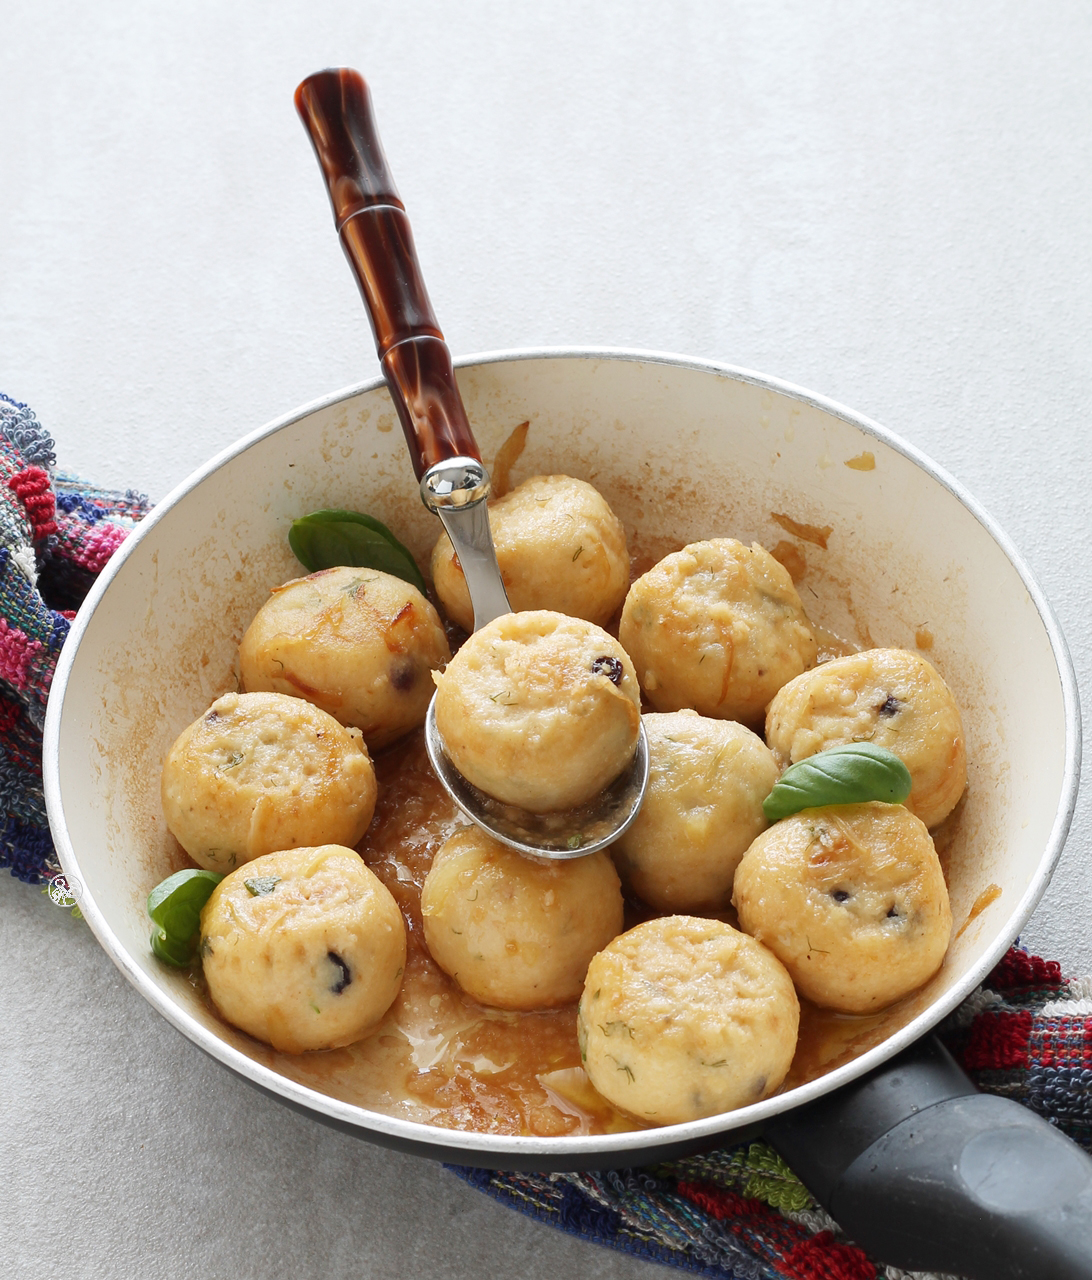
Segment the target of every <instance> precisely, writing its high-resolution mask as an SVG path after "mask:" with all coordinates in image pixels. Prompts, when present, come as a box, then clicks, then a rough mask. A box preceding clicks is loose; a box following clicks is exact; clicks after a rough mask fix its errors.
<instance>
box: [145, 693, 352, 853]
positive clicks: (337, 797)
mask: <svg viewBox="0 0 1092 1280" xmlns="http://www.w3.org/2000/svg"><path fill="white" fill-rule="evenodd" d="M161 794H162V799H163V814H164V817H165V818H166V820H167V826H168V828H169V829H170V831H171V833H172V834H173V835H174V837H175V839H177V840H178V842H179V844H181V846H182V847H183V849H185V850H186V852H187V853H188V854H189V855H190V857H191V858H192V859H193V860H194V862H196V863H198V864H199V865H200V866H202V867H204V868H205V869H206V870H208V871H231V870H232V869H233V868H234V867H237V866H240V865H241V864H242V863H244V862H249V861H250V860H251V859H252V858H257V857H259V856H261V855H262V854H265V853H272V852H273V851H274V850H277V849H295V848H297V847H298V846H300V845H316V844H327V843H336V844H345V845H354V844H356V842H357V841H358V840H359V839H360V838H361V837H362V836H363V835H364V832H365V831H366V830H367V829H368V823H369V822H371V820H372V814H373V812H374V811H375V800H376V785H375V770H374V769H373V768H372V762H371V759H370V758H369V756H368V749H367V747H366V746H365V745H364V740H363V738H362V737H361V736H360V730H359V729H349V728H346V727H345V726H343V725H340V724H338V722H337V721H336V720H335V719H334V718H333V716H329V715H327V714H326V712H325V711H320V710H319V708H318V707H315V706H312V705H311V703H309V702H304V701H303V699H302V698H289V697H287V696H286V695H285V694H282V693H226V694H224V696H223V697H222V698H217V699H216V701H215V702H214V703H213V704H212V706H211V707H210V708H209V709H208V711H206V712H205V714H204V715H203V716H201V717H200V718H199V719H197V720H195V721H194V722H193V724H191V725H190V726H189V727H188V728H186V729H184V730H183V731H182V733H181V734H179V736H178V738H177V740H176V741H175V743H174V745H173V746H172V747H171V749H170V751H169V752H168V754H167V759H166V761H165V762H164V765H163V775H162V781H161Z"/></svg>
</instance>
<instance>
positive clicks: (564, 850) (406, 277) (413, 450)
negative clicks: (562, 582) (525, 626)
mask: <svg viewBox="0 0 1092 1280" xmlns="http://www.w3.org/2000/svg"><path fill="white" fill-rule="evenodd" d="M296 109H297V111H298V112H299V114H300V118H301V119H302V120H303V124H304V128H306V130H307V132H308V134H309V135H310V138H311V142H312V143H313V144H314V148H315V154H316V156H317V157H318V162H319V167H320V168H321V170H322V174H323V177H324V178H325V180H326V186H327V190H328V191H329V193H330V203H331V204H332V206H333V211H334V223H335V225H336V227H337V231H338V236H339V238H340V240H341V246H342V248H343V249H344V250H345V256H346V257H347V258H348V259H349V265H350V266H351V267H352V269H353V273H354V274H355V276H356V279H357V284H358V285H359V286H360V292H361V295H362V296H363V298H364V305H365V306H366V307H367V310H368V315H369V316H370V317H371V322H372V331H373V333H374V334H375V345H376V349H377V351H378V352H379V362H380V364H381V365H382V368H383V374H384V377H385V378H386V380H387V386H388V387H389V388H390V393H391V399H392V400H393V401H394V407H395V409H396V410H397V411H398V417H399V419H400V420H401V423H402V430H403V432H404V433H405V436H406V443H407V444H408V445H409V451H410V457H411V459H412V461H413V468H414V472H415V474H416V476H417V478H418V480H419V481H420V483H421V498H422V500H423V502H424V504H425V506H426V507H428V509H429V510H430V511H433V512H435V513H436V515H438V516H439V517H440V520H441V522H442V523H443V526H444V528H445V529H446V530H447V533H448V536H449V537H450V538H451V542H452V545H453V547H454V548H455V553H456V555H457V556H458V557H459V563H460V564H461V565H462V568H463V574H464V575H465V577H466V585H467V587H468V588H469V591H470V599H471V602H472V604H473V606H474V630H475V631H476V630H478V628H479V627H482V626H484V625H485V624H486V623H487V622H491V621H492V620H493V619H494V618H497V617H500V616H501V615H502V614H505V613H511V611H512V609H511V605H509V603H508V597H507V595H506V594H505V590H504V583H503V582H502V581H501V575H500V569H499V568H498V567H497V557H496V553H495V552H494V550H493V539H492V536H491V535H490V532H489V519H488V515H487V507H486V500H487V499H488V497H489V473H488V472H487V471H486V469H485V467H484V466H483V464H482V460H481V453H480V452H479V450H478V446H477V444H476V443H475V440H474V435H473V432H472V431H471V429H470V422H469V420H468V418H467V416H466V409H465V408H464V406H463V402H462V397H461V396H460V395H459V388H458V386H457V385H456V382H455V371H454V369H453V367H452V364H451V353H450V351H449V350H448V348H447V343H446V342H445V341H444V335H443V333H442V332H441V330H440V326H439V325H438V324H437V322H436V316H435V314H434V312H433V310H432V303H431V302H430V301H429V298H428V294H427V293H426V291H425V284H424V280H423V279H422V277H421V268H420V264H419V263H418V261H417V253H416V250H415V249H414V245H413V234H412V232H411V231H410V224H409V219H408V218H407V217H406V211H405V208H404V206H403V204H402V201H401V199H400V198H399V196H398V192H397V191H396V189H395V186H394V181H393V179H392V178H391V175H390V170H389V169H388V167H387V161H386V157H385V156H384V155H383V148H382V146H381V144H380V142H379V134H378V133H377V132H376V128H375V121H374V118H373V116H372V110H371V97H370V94H369V93H368V87H367V85H366V84H365V83H364V79H363V77H362V76H361V75H360V74H359V73H358V72H356V71H351V70H348V69H346V68H337V69H331V70H328V71H320V72H318V73H317V74H316V75H313V76H308V78H307V79H306V80H304V82H303V83H302V84H301V85H300V86H299V88H298V89H297V90H296ZM425 745H426V747H427V749H428V754H429V759H430V760H431V762H432V767H433V768H434V769H435V771H436V775H437V777H438V778H439V779H440V782H441V783H442V784H443V786H444V787H445V789H446V790H447V792H448V794H449V795H450V796H451V798H452V799H453V800H454V801H455V803H456V804H457V805H458V806H459V808H460V809H461V810H462V811H463V813H465V814H466V816H467V817H468V818H470V820H471V821H472V822H475V823H477V825H478V826H479V827H481V828H482V829H483V830H484V831H487V832H488V833H489V834H490V835H491V836H493V837H494V838H495V839H497V840H501V841H503V842H504V843H505V844H507V845H511V847H512V848H514V849H518V850H519V851H520V852H521V853H527V854H533V855H535V856H537V857H545V858H579V857H583V856H584V855H586V854H589V853H594V852H595V850H596V849H601V848H603V847H604V846H605V845H608V844H610V843H611V842H612V841H614V840H617V838H618V837H619V836H620V835H621V834H622V832H623V831H625V829H626V828H627V827H628V826H629V825H630V823H631V822H632V821H633V819H634V818H635V817H636V816H637V811H638V809H639V808H640V807H641V801H642V800H643V799H644V794H645V790H646V788H647V786H648V739H647V738H646V736H645V730H644V726H643V725H642V726H641V729H640V734H639V737H638V743H637V749H636V751H635V753H634V756H633V760H632V762H631V763H630V765H629V767H628V768H627V769H626V770H625V771H624V772H623V773H622V775H621V776H620V777H619V778H617V779H616V780H615V781H614V782H613V783H612V784H611V785H610V786H609V787H608V788H607V789H606V790H605V791H604V792H602V793H601V794H600V795H599V796H597V797H596V798H595V800H593V801H591V802H590V803H589V804H587V805H584V806H582V807H581V808H580V809H573V810H566V811H564V812H559V813H551V814H535V813H529V812H528V811H527V810H524V809H519V808H516V807H515V806H512V805H504V804H501V803H500V802H499V801H496V800H494V799H492V798H491V797H489V796H487V795H485V794H484V793H483V792H481V791H479V790H478V789H477V788H476V787H473V786H472V785H471V784H470V783H469V782H467V780H466V779H465V778H464V777H463V776H462V774H460V773H459V771H458V770H457V769H456V768H455V766H454V765H453V764H452V763H451V760H450V758H449V757H448V754H447V752H446V750H445V749H444V743H443V739H442V738H441V736H440V733H439V730H438V729H437V727H436V699H435V696H434V697H433V699H432V702H431V703H430V704H429V708H428V715H427V717H426V719H425Z"/></svg>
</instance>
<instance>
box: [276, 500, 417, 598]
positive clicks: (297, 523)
mask: <svg viewBox="0 0 1092 1280" xmlns="http://www.w3.org/2000/svg"><path fill="white" fill-rule="evenodd" d="M288 545H289V546H290V547H291V548H292V551H293V553H294V555H295V557H296V559H297V560H299V562H300V563H301V564H302V565H303V566H304V568H305V569H306V570H307V571H308V572H309V573H316V572H318V570H319V569H336V568H338V567H339V566H341V565H350V566H352V567H354V568H359V569H378V570H379V571H380V572H381V573H390V574H393V575H394V576H395V577H396V578H401V579H402V580H403V581H405V582H409V583H411V584H412V585H413V586H415V587H416V588H417V590H418V591H420V592H421V593H422V595H423V594H424V592H425V580H424V578H423V577H422V576H421V571H420V569H418V568H417V562H416V561H415V560H414V558H413V556H412V555H411V554H410V552H409V550H408V548H406V547H404V546H403V545H402V543H400V542H399V541H398V539H397V538H396V537H395V536H394V534H393V533H391V531H390V530H389V529H388V528H387V526H386V525H385V524H384V523H383V522H382V521H381V520H376V519H375V517H374V516H366V515H364V514H363V513H361V512H359V511H312V512H311V514H310V515H307V516H300V518H299V519H298V520H293V522H292V527H291V529H289V531H288Z"/></svg>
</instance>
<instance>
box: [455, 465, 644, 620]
mask: <svg viewBox="0 0 1092 1280" xmlns="http://www.w3.org/2000/svg"><path fill="white" fill-rule="evenodd" d="M489 530H490V532H491V533H492V535H493V546H494V547H495V549H496V552H497V564H498V565H499V566H500V571H501V578H502V579H503V580H504V587H505V590H506V591H507V593H508V600H509V602H510V604H511V605H512V608H513V609H514V610H515V611H516V612H517V613H519V612H525V611H527V610H532V609H550V610H553V611H554V612H556V613H565V614H569V615H570V616H571V617H574V618H585V619H587V621H589V622H594V623H596V624H597V625H599V626H605V625H606V624H607V622H608V621H609V620H610V618H611V617H613V615H614V614H615V613H616V612H617V610H618V608H619V606H620V605H621V603H622V601H623V600H624V599H625V595H626V588H627V586H628V585H629V553H628V551H627V550H626V531H625V529H623V527H622V522H621V520H619V519H618V517H617V516H616V515H615V514H614V512H613V511H612V510H611V509H610V507H609V506H608V505H607V501H606V499H605V498H604V497H603V495H602V494H601V493H600V492H599V491H598V490H597V489H595V488H593V487H592V486H591V485H590V484H587V483H586V482H585V481H583V480H574V479H573V478H572V477H571V476H532V477H531V479H530V480H525V481H524V482H523V483H522V484H519V485H517V486H516V487H515V488H514V489H513V490H512V491H511V492H510V493H507V494H505V495H504V497H503V498H498V499H497V500H496V501H495V502H491V503H490V504H489ZM432 580H433V582H434V584H435V586H436V594H437V595H438V596H439V597H440V602H441V604H442V605H443V607H444V611H445V612H446V614H447V616H448V617H449V618H451V619H452V621H453V622H457V623H458V624H459V626H461V627H462V628H463V629H464V630H466V631H472V630H473V628H474V610H473V608H472V607H471V604H470V593H469V591H468V590H467V586H466V579H465V578H464V577H463V571H462V567H461V566H460V564H459V561H458V558H457V557H456V555H455V549H454V547H452V545H451V539H450V538H449V537H448V536H447V534H446V533H443V534H441V535H440V538H439V540H438V541H437V543H436V546H435V547H434V548H433V552H432Z"/></svg>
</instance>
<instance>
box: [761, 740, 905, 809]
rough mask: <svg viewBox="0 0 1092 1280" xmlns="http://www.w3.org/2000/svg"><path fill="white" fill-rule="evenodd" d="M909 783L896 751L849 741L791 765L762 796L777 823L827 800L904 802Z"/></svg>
mask: <svg viewBox="0 0 1092 1280" xmlns="http://www.w3.org/2000/svg"><path fill="white" fill-rule="evenodd" d="M910 786H911V782H910V770H909V769H907V767H906V765H905V764H903V762H902V761H901V760H900V759H899V757H898V756H897V755H895V753H894V752H893V751H888V750H887V748H886V747H877V746H875V745H874V744H873V743H871V742H850V743H847V744H846V745H845V746H841V747H829V748H828V749H827V750H826V751H818V752H816V754H815V755H813V756H808V758H807V759H806V760H800V761H798V762H797V763H796V764H793V765H790V766H789V767H788V768H787V769H786V770H785V772H784V773H783V774H782V775H781V777H780V778H779V779H778V780H777V783H776V784H775V786H774V789H773V790H772V791H771V792H770V794H769V795H768V796H767V797H766V799H765V800H763V802H762V812H763V813H764V814H765V815H766V818H767V820H768V821H769V822H777V821H778V820H779V819H780V818H787V817H789V815H790V814H793V813H799V812H800V810H801V809H817V808H819V806H820V805H826V804H864V803H865V802H866V801H868V800H883V801H886V803H888V804H902V803H903V801H904V800H905V799H906V797H907V796H908V795H909V794H910Z"/></svg>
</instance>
